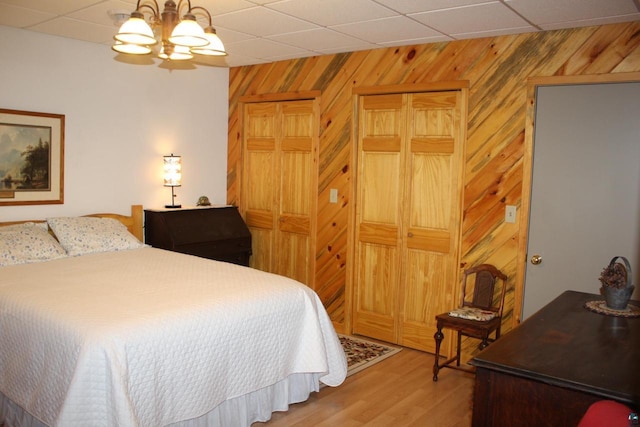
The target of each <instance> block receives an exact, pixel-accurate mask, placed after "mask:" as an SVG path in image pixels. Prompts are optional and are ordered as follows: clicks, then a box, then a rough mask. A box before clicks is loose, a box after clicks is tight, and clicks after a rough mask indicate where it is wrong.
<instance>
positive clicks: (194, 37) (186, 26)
mask: <svg viewBox="0 0 640 427" xmlns="http://www.w3.org/2000/svg"><path fill="white" fill-rule="evenodd" d="M169 41H170V42H171V43H173V44H177V45H181V46H187V47H199V46H205V45H206V44H207V43H209V41H208V40H207V39H206V38H205V36H204V30H203V29H202V27H201V26H200V25H199V24H198V23H197V22H196V17H195V16H194V15H192V14H190V13H187V14H186V15H184V17H183V18H182V21H180V23H179V24H178V25H176V27H175V28H174V29H173V31H172V32H171V37H169Z"/></svg>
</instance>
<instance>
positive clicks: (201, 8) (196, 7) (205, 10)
mask: <svg viewBox="0 0 640 427" xmlns="http://www.w3.org/2000/svg"><path fill="white" fill-rule="evenodd" d="M189 6H191V5H189ZM196 9H197V10H204V12H205V13H206V14H207V16H208V17H209V26H210V27H213V24H212V23H211V14H210V13H209V11H208V10H207V9H205V8H204V7H202V6H193V7H192V8H191V9H189V11H192V10H196Z"/></svg>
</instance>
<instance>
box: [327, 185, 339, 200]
mask: <svg viewBox="0 0 640 427" xmlns="http://www.w3.org/2000/svg"><path fill="white" fill-rule="evenodd" d="M329 203H338V189H337V188H332V189H331V190H329Z"/></svg>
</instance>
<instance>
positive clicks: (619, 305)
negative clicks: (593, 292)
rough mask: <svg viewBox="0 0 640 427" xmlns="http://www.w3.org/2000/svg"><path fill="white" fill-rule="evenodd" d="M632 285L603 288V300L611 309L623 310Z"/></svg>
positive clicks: (629, 296) (631, 291) (631, 290)
mask: <svg viewBox="0 0 640 427" xmlns="http://www.w3.org/2000/svg"><path fill="white" fill-rule="evenodd" d="M633 289H634V286H630V287H628V288H610V287H608V286H607V287H605V288H604V301H605V302H606V304H607V307H608V308H610V309H612V310H625V309H626V308H627V304H628V303H629V300H630V299H631V294H632V293H633Z"/></svg>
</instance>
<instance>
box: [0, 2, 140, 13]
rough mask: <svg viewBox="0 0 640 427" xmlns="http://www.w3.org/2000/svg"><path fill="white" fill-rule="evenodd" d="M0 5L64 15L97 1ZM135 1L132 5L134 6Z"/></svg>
mask: <svg viewBox="0 0 640 427" xmlns="http://www.w3.org/2000/svg"><path fill="white" fill-rule="evenodd" d="M0 3H4V4H12V5H14V6H20V7H23V8H25V9H34V10H39V11H42V12H49V13H52V14H54V15H65V14H67V13H70V12H73V11H76V10H78V9H83V8H85V7H89V6H92V5H94V4H96V3H98V1H97V0H2V1H0ZM135 3H136V2H135V1H134V2H133V4H134V5H135Z"/></svg>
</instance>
